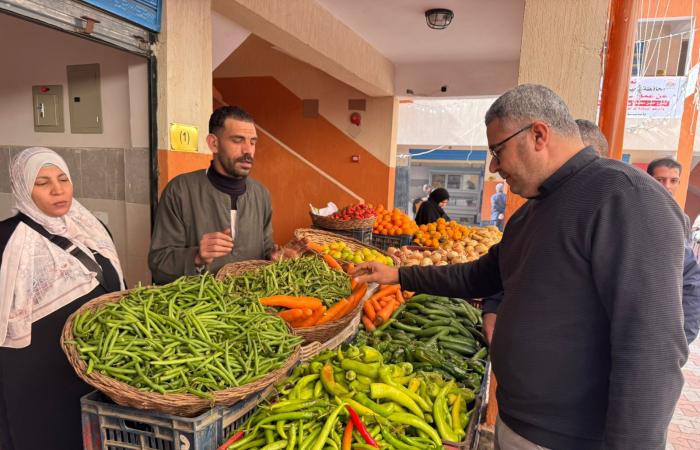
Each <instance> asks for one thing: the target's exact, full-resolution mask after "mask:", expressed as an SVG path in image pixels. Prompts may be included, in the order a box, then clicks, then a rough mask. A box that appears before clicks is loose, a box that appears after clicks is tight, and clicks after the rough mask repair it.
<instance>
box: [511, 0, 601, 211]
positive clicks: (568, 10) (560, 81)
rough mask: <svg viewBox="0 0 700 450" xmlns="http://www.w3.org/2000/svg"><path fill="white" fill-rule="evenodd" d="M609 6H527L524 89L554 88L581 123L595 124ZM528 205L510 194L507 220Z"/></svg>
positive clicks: (528, 1)
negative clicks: (530, 86)
mask: <svg viewBox="0 0 700 450" xmlns="http://www.w3.org/2000/svg"><path fill="white" fill-rule="evenodd" d="M608 6H609V2H608V0H586V1H581V0H525V14H524V18H523V38H522V43H521V48H520V68H519V71H518V84H523V83H537V84H543V85H545V86H548V87H549V88H551V89H553V90H554V91H555V92H556V93H557V94H559V95H560V96H561V97H562V98H563V99H564V101H565V102H566V103H567V105H569V109H570V110H571V114H573V116H574V118H576V119H588V120H592V121H595V118H596V111H597V108H598V92H599V90H600V77H601V54H602V50H603V42H604V40H605V26H606V23H607V16H608ZM523 203H525V200H524V199H523V198H522V197H519V196H517V195H515V194H513V193H509V195H508V199H507V202H506V219H507V218H509V217H510V216H511V215H512V214H513V213H514V212H515V211H516V210H517V209H518V208H519V207H520V206H521V205H522V204H523Z"/></svg>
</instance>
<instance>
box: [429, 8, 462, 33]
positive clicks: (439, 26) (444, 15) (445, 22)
mask: <svg viewBox="0 0 700 450" xmlns="http://www.w3.org/2000/svg"><path fill="white" fill-rule="evenodd" d="M454 16H455V15H454V13H453V12H452V10H449V9H445V8H434V9H429V10H427V11H426V12H425V23H427V24H428V26H429V27H430V28H432V29H433V30H444V29H445V28H447V27H448V26H449V25H450V24H451V23H452V19H453V18H454Z"/></svg>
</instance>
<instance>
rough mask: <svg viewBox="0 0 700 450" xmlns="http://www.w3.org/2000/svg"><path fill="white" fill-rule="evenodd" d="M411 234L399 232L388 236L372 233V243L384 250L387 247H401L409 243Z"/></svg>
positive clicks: (411, 237)
mask: <svg viewBox="0 0 700 450" xmlns="http://www.w3.org/2000/svg"><path fill="white" fill-rule="evenodd" d="M412 239H413V236H412V235H410V234H399V235H396V236H389V235H386V234H373V235H372V245H374V246H375V247H377V248H380V249H382V250H384V251H386V249H388V248H389V247H396V248H399V247H403V246H404V245H411V242H412Z"/></svg>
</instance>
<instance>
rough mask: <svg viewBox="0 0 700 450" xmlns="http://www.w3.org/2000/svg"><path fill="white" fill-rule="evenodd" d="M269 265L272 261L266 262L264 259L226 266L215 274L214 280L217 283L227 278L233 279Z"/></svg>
mask: <svg viewBox="0 0 700 450" xmlns="http://www.w3.org/2000/svg"><path fill="white" fill-rule="evenodd" d="M270 264H272V261H266V260H264V259H251V260H250V261H241V262H237V263H230V264H226V265H225V266H223V267H222V268H221V269H219V271H218V272H216V279H217V280H219V281H226V278H228V277H235V276H238V275H242V274H244V273H247V272H252V271H253V270H256V269H259V268H261V267H265V266H269V265H270Z"/></svg>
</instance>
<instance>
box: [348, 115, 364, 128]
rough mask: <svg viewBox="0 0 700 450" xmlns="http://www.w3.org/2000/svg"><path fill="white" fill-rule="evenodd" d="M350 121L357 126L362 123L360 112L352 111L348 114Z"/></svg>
mask: <svg viewBox="0 0 700 450" xmlns="http://www.w3.org/2000/svg"><path fill="white" fill-rule="evenodd" d="M350 123H352V124H353V125H357V126H358V127H359V126H360V124H361V123H362V116H361V115H360V113H358V112H354V113H352V114H350Z"/></svg>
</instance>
